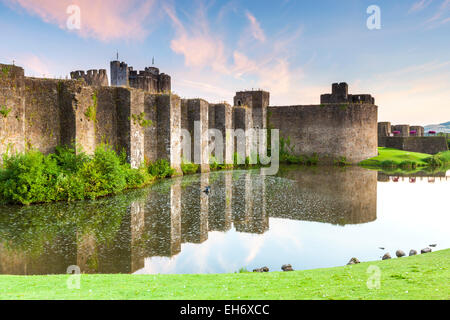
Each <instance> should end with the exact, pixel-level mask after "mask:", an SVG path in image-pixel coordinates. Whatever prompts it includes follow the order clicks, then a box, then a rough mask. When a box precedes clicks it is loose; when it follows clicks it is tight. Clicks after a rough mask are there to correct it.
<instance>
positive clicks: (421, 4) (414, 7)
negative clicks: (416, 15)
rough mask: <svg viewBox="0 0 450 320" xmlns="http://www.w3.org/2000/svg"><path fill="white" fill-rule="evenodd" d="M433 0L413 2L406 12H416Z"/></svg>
mask: <svg viewBox="0 0 450 320" xmlns="http://www.w3.org/2000/svg"><path fill="white" fill-rule="evenodd" d="M432 1H433V0H420V1H417V2H415V3H414V4H413V5H412V6H411V8H410V9H409V11H408V13H413V12H418V11H422V10H424V9H425V8H426V7H428V6H429V5H430V4H431V2H432Z"/></svg>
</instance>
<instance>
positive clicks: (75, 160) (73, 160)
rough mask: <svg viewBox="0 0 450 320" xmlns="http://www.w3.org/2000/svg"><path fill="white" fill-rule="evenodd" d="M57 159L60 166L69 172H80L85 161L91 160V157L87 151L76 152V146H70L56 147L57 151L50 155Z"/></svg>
mask: <svg viewBox="0 0 450 320" xmlns="http://www.w3.org/2000/svg"><path fill="white" fill-rule="evenodd" d="M50 157H52V158H53V159H55V160H56V162H57V164H58V166H59V167H60V168H61V169H62V170H63V171H64V172H67V173H76V172H78V171H79V170H80V169H81V167H82V166H83V163H85V162H87V161H89V157H88V156H87V155H86V154H85V153H78V154H77V153H76V151H75V149H74V148H70V147H68V146H58V147H56V150H55V153H54V154H52V155H50Z"/></svg>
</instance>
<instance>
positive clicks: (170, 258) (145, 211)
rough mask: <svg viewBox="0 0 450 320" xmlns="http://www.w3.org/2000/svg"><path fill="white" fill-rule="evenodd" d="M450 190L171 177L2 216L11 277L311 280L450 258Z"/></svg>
mask: <svg viewBox="0 0 450 320" xmlns="http://www.w3.org/2000/svg"><path fill="white" fill-rule="evenodd" d="M206 186H211V189H212V190H211V193H210V194H209V195H207V194H205V193H203V192H202V190H203V189H204V187H206ZM449 191H450V179H448V177H447V176H446V173H445V172H442V173H437V174H433V175H431V174H425V173H417V174H415V175H414V176H413V177H408V176H405V177H399V176H398V175H397V174H394V175H388V174H384V173H378V172H376V171H370V170H365V169H362V168H358V167H350V168H345V169H342V168H334V167H333V168H328V167H324V168H322V167H320V168H298V167H283V168H282V169H281V170H280V172H279V174H278V175H277V176H265V177H264V176H261V175H259V171H258V170H254V171H232V172H213V173H209V174H201V175H195V176H188V177H184V178H177V179H171V180H166V181H162V182H160V183H157V184H155V185H153V186H152V187H150V188H147V189H144V190H137V191H132V192H128V193H126V194H122V195H119V196H116V197H112V198H105V199H101V200H97V201H86V202H77V203H71V204H67V203H57V204H48V205H38V206H31V207H16V206H14V207H11V206H0V274H18V275H25V274H26V275H40V274H63V273H66V270H67V268H68V267H69V266H71V265H77V266H79V267H80V269H81V272H83V273H136V274H157V273H225V272H236V271H237V270H239V269H241V268H247V269H248V270H252V269H254V268H257V267H258V268H259V267H263V266H268V267H269V268H270V270H271V271H279V270H280V267H281V265H283V264H287V263H289V264H291V265H292V266H293V268H294V269H297V270H300V269H312V268H321V267H332V266H341V265H345V264H346V263H347V262H348V261H349V259H350V258H352V257H357V258H358V259H359V260H361V261H372V260H378V259H380V258H381V256H382V255H383V254H384V253H385V252H390V253H391V255H392V256H395V251H396V250H397V249H402V250H403V251H405V252H407V253H408V252H409V250H410V249H416V250H418V251H420V249H422V248H424V247H427V246H428V245H430V244H437V247H436V249H444V248H450V233H449V227H450V212H449V209H448V199H449V197H448V196H449ZM380 247H384V248H385V250H381V249H379V248H380Z"/></svg>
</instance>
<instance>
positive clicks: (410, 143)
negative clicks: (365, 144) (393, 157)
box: [378, 122, 448, 154]
mask: <svg viewBox="0 0 450 320" xmlns="http://www.w3.org/2000/svg"><path fill="white" fill-rule="evenodd" d="M378 146H380V147H386V148H394V149H400V150H405V151H411V152H420V153H427V154H436V153H439V152H442V151H447V150H448V144H447V139H446V138H445V137H433V136H431V137H425V129H424V127H422V126H410V125H407V124H401V125H394V126H393V125H391V123H390V122H380V123H378Z"/></svg>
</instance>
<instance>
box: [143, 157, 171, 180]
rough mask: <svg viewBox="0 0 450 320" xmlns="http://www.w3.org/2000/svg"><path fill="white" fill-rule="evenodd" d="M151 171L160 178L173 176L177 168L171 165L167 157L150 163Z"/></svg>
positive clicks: (149, 169)
mask: <svg viewBox="0 0 450 320" xmlns="http://www.w3.org/2000/svg"><path fill="white" fill-rule="evenodd" d="M148 171H149V173H150V174H151V175H152V176H153V177H156V178H158V179H164V178H168V177H171V176H173V175H174V174H175V169H173V168H172V167H171V166H170V162H169V161H167V160H166V159H160V160H158V161H156V162H153V163H149V164H148Z"/></svg>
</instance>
